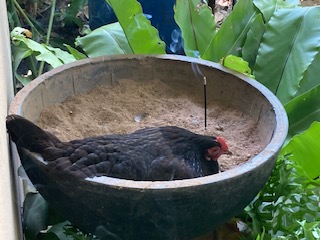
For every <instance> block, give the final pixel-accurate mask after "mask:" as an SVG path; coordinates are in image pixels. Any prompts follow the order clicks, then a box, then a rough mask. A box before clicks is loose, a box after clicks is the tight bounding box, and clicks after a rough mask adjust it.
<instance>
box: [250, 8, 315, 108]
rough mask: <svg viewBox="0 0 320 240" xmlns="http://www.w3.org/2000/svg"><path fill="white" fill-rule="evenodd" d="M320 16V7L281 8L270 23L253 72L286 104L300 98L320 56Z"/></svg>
mask: <svg viewBox="0 0 320 240" xmlns="http://www.w3.org/2000/svg"><path fill="white" fill-rule="evenodd" d="M319 15H320V7H303V8H302V7H296V8H290V9H287V8H282V9H281V8H279V9H278V10H276V11H275V13H274V15H273V16H272V17H271V19H270V21H269V22H268V24H267V29H266V32H265V34H264V35H263V38H262V43H261V45H260V48H259V51H258V56H257V60H256V64H255V66H254V69H253V73H254V75H255V76H256V79H257V80H258V81H260V82H261V83H262V84H264V85H265V86H267V87H268V88H269V89H270V90H271V91H272V92H274V93H275V94H276V96H277V97H278V98H279V100H280V101H281V102H282V103H283V104H285V103H287V102H288V101H290V100H291V99H292V98H293V97H294V96H296V93H297V92H298V90H299V84H300V82H301V81H302V79H303V75H304V73H305V72H306V71H307V70H308V68H309V67H310V65H311V63H312V62H313V61H314V59H315V58H316V56H317V54H318V51H319V47H320V18H319V17H318V16H319ZM318 74H320V72H319V73H318Z"/></svg>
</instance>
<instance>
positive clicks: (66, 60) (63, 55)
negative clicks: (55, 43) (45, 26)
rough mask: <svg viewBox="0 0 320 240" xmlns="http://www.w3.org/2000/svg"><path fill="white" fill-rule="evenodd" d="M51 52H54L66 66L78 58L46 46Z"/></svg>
mask: <svg viewBox="0 0 320 240" xmlns="http://www.w3.org/2000/svg"><path fill="white" fill-rule="evenodd" d="M44 46H45V47H46V48H47V49H48V50H49V51H50V52H52V53H53V54H54V55H55V56H56V57H57V58H58V59H59V60H60V61H61V62H62V63H63V64H66V63H71V62H74V61H76V58H75V57H74V56H73V55H72V54H70V53H68V52H66V51H63V50H61V49H60V48H53V47H50V46H46V45H44Z"/></svg>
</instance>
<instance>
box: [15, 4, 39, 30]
mask: <svg viewBox="0 0 320 240" xmlns="http://www.w3.org/2000/svg"><path fill="white" fill-rule="evenodd" d="M13 3H14V6H15V7H16V9H17V10H18V11H19V12H20V14H21V15H22V16H23V18H24V19H25V20H26V21H27V23H28V24H29V25H30V27H31V28H32V31H35V32H36V33H37V34H38V35H41V34H40V33H39V31H38V29H37V28H36V27H35V26H34V25H33V23H32V22H31V20H30V19H29V17H28V16H27V14H26V13H25V12H24V10H23V9H22V8H21V6H20V5H19V3H18V2H17V0H13Z"/></svg>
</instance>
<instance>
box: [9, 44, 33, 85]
mask: <svg viewBox="0 0 320 240" xmlns="http://www.w3.org/2000/svg"><path fill="white" fill-rule="evenodd" d="M31 54H32V51H31V50H30V49H29V48H28V47H27V46H26V45H24V44H21V45H20V46H19V47H18V46H14V45H13V46H12V58H13V61H12V68H13V72H14V75H15V77H16V78H17V79H18V80H19V82H21V84H22V85H23V86H26V85H27V84H28V83H29V82H30V81H31V80H30V79H28V78H27V77H23V76H20V75H19V74H18V73H17V69H18V67H19V65H20V63H21V61H22V60H23V59H25V58H27V57H29V56H30V55H31Z"/></svg>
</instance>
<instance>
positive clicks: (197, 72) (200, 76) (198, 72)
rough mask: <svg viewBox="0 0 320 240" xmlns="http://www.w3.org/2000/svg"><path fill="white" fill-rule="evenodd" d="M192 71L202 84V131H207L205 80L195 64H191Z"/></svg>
mask: <svg viewBox="0 0 320 240" xmlns="http://www.w3.org/2000/svg"><path fill="white" fill-rule="evenodd" d="M191 67H192V71H193V73H194V74H195V75H196V77H197V79H198V80H199V81H200V82H201V81H202V83H203V97H204V101H203V103H204V129H205V130H206V129H207V79H206V77H205V76H204V75H203V73H202V72H201V70H200V68H199V65H198V64H197V63H194V62H192V63H191Z"/></svg>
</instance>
